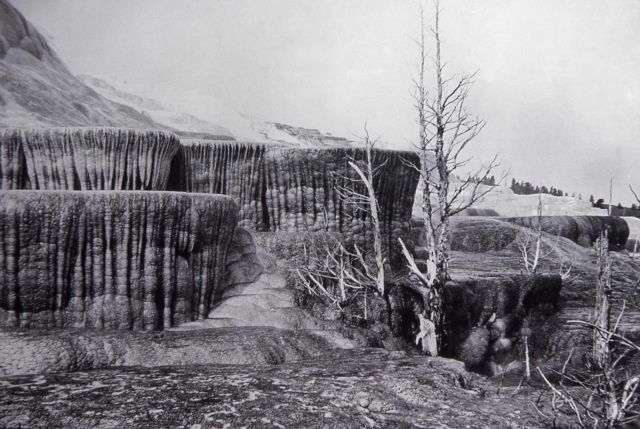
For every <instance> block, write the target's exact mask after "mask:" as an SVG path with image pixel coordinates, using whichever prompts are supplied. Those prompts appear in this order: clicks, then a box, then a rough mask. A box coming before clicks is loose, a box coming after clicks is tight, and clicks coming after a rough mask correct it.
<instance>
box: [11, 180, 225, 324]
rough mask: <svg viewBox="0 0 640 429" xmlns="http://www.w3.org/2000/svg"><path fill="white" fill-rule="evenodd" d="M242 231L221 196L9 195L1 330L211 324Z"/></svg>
mask: <svg viewBox="0 0 640 429" xmlns="http://www.w3.org/2000/svg"><path fill="white" fill-rule="evenodd" d="M236 222H237V208H236V205H235V203H234V202H233V201H232V199H231V198H229V197H225V196H222V195H201V194H186V193H173V192H139V191H138V192H136V191H133V192H129V191H95V192H68V191H5V192H3V196H2V210H1V211H0V227H1V228H2V230H1V234H0V325H4V326H21V327H39V328H42V327H97V328H109V329H162V328H163V327H169V326H173V325H175V324H179V323H183V322H186V321H191V320H195V319H196V318H205V317H206V316H207V314H208V313H209V310H210V308H211V305H212V303H213V301H214V299H215V298H216V295H219V294H220V293H221V292H222V291H221V284H222V279H223V277H224V267H225V258H226V252H227V247H228V245H229V242H230V241H231V238H232V235H233V232H234V229H235V225H236Z"/></svg>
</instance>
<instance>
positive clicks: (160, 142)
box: [0, 128, 180, 190]
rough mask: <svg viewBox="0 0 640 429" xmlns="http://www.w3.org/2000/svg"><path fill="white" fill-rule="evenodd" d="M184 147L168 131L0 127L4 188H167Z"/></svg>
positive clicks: (0, 175)
mask: <svg viewBox="0 0 640 429" xmlns="http://www.w3.org/2000/svg"><path fill="white" fill-rule="evenodd" d="M179 147H180V142H179V141H178V139H177V138H176V137H175V136H174V135H173V134H171V133H166V132H162V131H137V130H136V131H134V130H127V129H116V128H69V129H67V128H51V129H37V130H11V129H7V130H4V131H2V130H0V158H1V160H2V161H1V163H0V189H50V190H53V189H66V190H112V189H113V190H117V189H121V190H138V189H143V190H165V189H166V188H167V181H168V178H169V171H170V165H171V160H172V159H173V157H174V155H175V154H176V152H177V151H178V148H179Z"/></svg>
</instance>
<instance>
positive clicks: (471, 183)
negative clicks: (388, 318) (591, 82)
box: [400, 0, 499, 355]
mask: <svg viewBox="0 0 640 429" xmlns="http://www.w3.org/2000/svg"><path fill="white" fill-rule="evenodd" d="M420 18H421V33H420V39H419V41H418V47H419V50H420V65H419V73H418V80H417V81H415V82H414V83H415V87H416V94H415V100H416V108H417V111H418V126H419V141H418V143H417V144H416V149H417V152H418V155H419V158H420V166H414V167H415V168H416V169H417V170H418V172H419V173H420V183H421V187H422V188H423V197H422V215H423V219H424V225H425V226H424V228H425V230H424V232H425V237H426V243H427V250H428V259H427V268H428V269H427V273H426V274H422V273H420V274H419V270H417V268H416V264H415V261H413V258H412V257H411V255H410V254H409V252H408V251H407V249H406V247H405V246H404V243H402V240H400V242H401V245H402V248H403V252H404V254H405V256H406V258H407V262H408V266H409V268H410V270H411V271H412V273H413V274H415V275H416V277H417V278H418V279H419V280H420V283H421V285H420V287H414V286H412V288H414V289H415V290H416V291H417V292H418V293H419V294H420V296H421V297H422V300H423V305H424V311H423V315H422V316H423V318H424V319H426V320H428V321H429V323H425V324H424V326H425V328H426V329H427V330H428V332H425V334H424V336H423V338H428V337H433V338H428V341H427V343H428V344H435V345H436V347H435V350H431V351H429V352H428V353H429V354H433V355H437V354H438V353H439V351H440V348H441V340H442V332H443V327H444V314H443V310H442V289H443V287H444V285H445V284H446V282H447V281H448V280H449V278H450V277H449V247H450V243H449V228H450V219H451V217H452V216H454V215H456V214H458V213H460V212H461V211H463V210H465V209H467V208H469V207H470V206H471V205H472V204H474V203H475V202H476V201H478V200H479V199H480V198H482V197H483V196H484V195H486V194H487V193H488V192H489V191H490V190H491V189H492V187H487V188H483V187H482V186H481V185H482V182H484V181H485V180H486V179H487V178H488V177H489V175H490V173H491V171H492V170H494V169H495V168H496V167H497V166H498V165H499V163H498V161H497V157H494V158H493V159H492V160H491V162H490V163H489V164H488V165H486V166H483V167H481V168H480V169H478V170H477V171H475V172H474V173H473V174H472V173H469V174H468V175H467V176H466V177H465V178H463V179H462V180H461V181H460V182H458V183H456V184H452V182H451V179H452V178H454V177H455V175H456V173H458V172H459V171H460V170H461V169H463V168H466V167H467V166H468V164H469V162H470V158H467V157H465V149H467V147H468V145H469V144H470V143H471V142H472V141H473V139H474V138H475V137H476V136H478V134H479V133H480V132H481V131H482V129H483V128H484V126H485V121H484V120H481V119H479V118H477V117H475V116H472V115H471V114H470V113H468V112H467V110H466V102H467V98H468V95H469V90H470V88H471V86H472V84H473V81H474V78H475V73H473V74H463V75H462V76H460V77H457V78H456V77H454V76H450V77H447V76H446V74H447V73H446V67H447V64H446V63H445V62H443V61H442V55H441V43H440V36H441V33H440V3H439V1H438V0H435V23H434V28H433V29H432V34H433V36H434V40H435V47H436V53H435V57H434V58H433V61H434V67H435V75H436V81H435V90H434V91H433V93H431V92H429V91H428V90H427V85H426V83H425V63H426V61H427V59H428V56H427V54H426V45H425V23H424V12H423V11H422V10H421V14H420ZM432 198H433V199H435V200H436V201H437V203H436V204H434V203H432ZM421 320H422V319H421ZM423 344H424V342H423Z"/></svg>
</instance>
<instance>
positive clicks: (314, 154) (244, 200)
mask: <svg viewBox="0 0 640 429" xmlns="http://www.w3.org/2000/svg"><path fill="white" fill-rule="evenodd" d="M363 157H364V151H363V150H362V149H359V148H356V147H348V148H322V149H311V148H281V147H272V146H268V145H263V144H256V143H235V142H211V141H186V142H185V144H183V145H182V146H181V148H180V151H179V153H178V155H177V156H176V158H175V159H174V163H173V166H172V169H173V170H174V171H173V172H172V179H171V185H170V186H172V188H171V189H176V190H187V191H194V192H213V193H222V194H226V195H230V196H232V197H234V199H235V200H236V202H237V203H238V206H239V208H240V219H241V220H240V225H241V226H244V227H247V228H250V229H253V230H257V231H316V232H317V231H333V232H341V233H344V234H345V236H346V237H353V240H354V241H356V242H362V241H366V240H367V235H368V233H369V231H368V230H367V228H368V223H367V219H366V215H363V212H362V211H358V210H357V208H356V207H355V206H354V205H348V204H345V203H344V202H342V201H340V198H339V196H338V192H337V191H336V186H340V185H342V186H344V185H349V184H348V183H347V181H348V180H347V179H345V177H346V178H352V179H355V172H354V171H353V169H352V168H351V167H350V166H349V164H348V161H349V160H350V159H355V160H360V159H363ZM416 158H417V157H416V155H415V154H414V153H412V152H398V151H387V150H375V151H374V160H373V163H374V166H376V167H379V170H378V174H377V176H376V178H375V181H374V188H375V190H376V194H377V198H378V202H379V204H380V211H381V213H382V216H381V221H382V224H383V229H384V232H385V236H386V237H387V239H388V246H389V248H392V246H393V245H394V244H395V241H396V240H395V238H396V237H397V236H400V235H401V234H404V233H407V232H408V231H409V230H410V220H411V209H412V204H413V196H414V194H415V189H416V186H417V182H418V173H417V172H416V171H415V170H414V169H413V168H411V167H408V166H407V162H414V163H416V164H417V162H418V160H417V159H416Z"/></svg>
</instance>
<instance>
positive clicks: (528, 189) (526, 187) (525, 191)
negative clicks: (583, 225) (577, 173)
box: [511, 179, 582, 199]
mask: <svg viewBox="0 0 640 429" xmlns="http://www.w3.org/2000/svg"><path fill="white" fill-rule="evenodd" d="M511 190H512V191H513V193H514V194H518V195H533V194H541V193H542V194H549V195H555V196H556V197H562V196H564V197H568V196H569V194H568V193H566V192H563V191H562V189H559V188H554V187H553V186H551V187H550V188H547V187H546V186H544V185H543V186H538V185H536V186H534V185H532V184H531V182H525V181H524V180H523V181H522V182H517V181H516V179H511ZM571 196H573V197H575V196H576V195H575V193H574V194H572V195H571ZM578 198H579V199H582V195H578Z"/></svg>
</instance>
